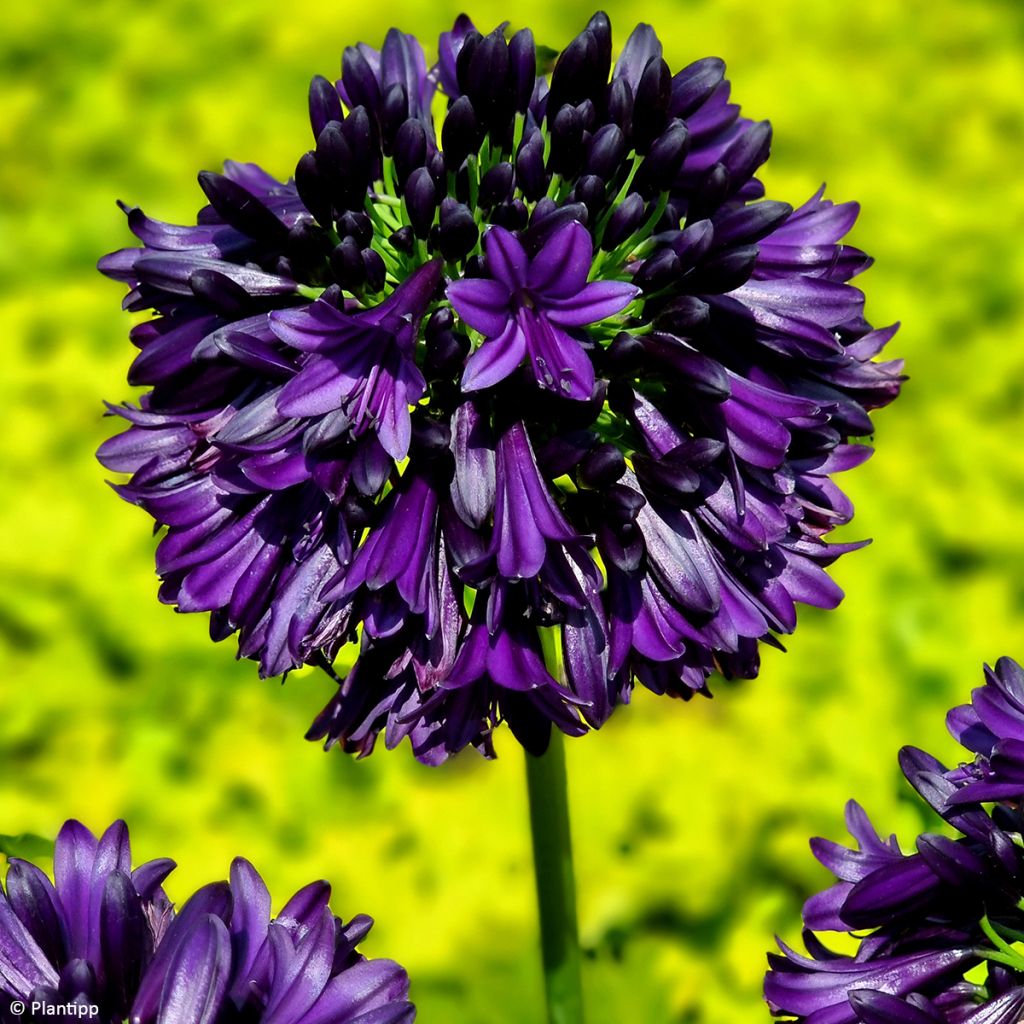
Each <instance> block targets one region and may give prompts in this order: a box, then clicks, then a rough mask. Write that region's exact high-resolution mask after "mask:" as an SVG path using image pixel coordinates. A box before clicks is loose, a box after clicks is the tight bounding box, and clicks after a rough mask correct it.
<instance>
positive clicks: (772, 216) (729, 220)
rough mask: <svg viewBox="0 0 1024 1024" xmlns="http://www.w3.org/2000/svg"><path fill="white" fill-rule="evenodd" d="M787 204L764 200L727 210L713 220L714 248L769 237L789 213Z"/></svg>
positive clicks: (757, 240) (791, 210)
mask: <svg viewBox="0 0 1024 1024" xmlns="http://www.w3.org/2000/svg"><path fill="white" fill-rule="evenodd" d="M792 212H793V207H792V206H790V205H789V203H778V202H774V201H772V200H770V199H769V200H766V201H765V202H763V203H750V204H749V205H746V206H741V207H739V208H738V209H735V210H728V211H726V212H724V213H720V214H718V215H717V216H716V217H715V218H713V220H712V223H713V224H714V226H715V248H719V247H722V246H727V245H736V244H737V243H739V242H744V243H748V244H749V243H751V242H759V241H760V240H761V239H762V238H764V237H765V236H766V235H770V234H771V233H772V232H773V231H774V230H775V229H776V228H777V227H778V226H779V225H780V224H781V223H782V222H783V221H784V220H785V219H786V218H787V217H788V216H789V215H790V214H791V213H792Z"/></svg>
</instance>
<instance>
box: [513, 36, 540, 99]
mask: <svg viewBox="0 0 1024 1024" xmlns="http://www.w3.org/2000/svg"><path fill="white" fill-rule="evenodd" d="M508 57H509V68H510V79H511V83H510V84H511V90H512V96H513V99H514V101H515V109H516V110H517V111H518V112H519V113H520V114H525V113H526V110H527V108H528V107H529V105H530V97H531V96H532V95H533V87H534V85H535V84H536V81H537V47H536V45H535V43H534V41H533V33H532V32H531V31H530V30H529V29H528V28H521V29H520V30H519V31H518V32H517V33H516V34H515V35H514V36H513V37H512V38H511V39H510V40H509V41H508Z"/></svg>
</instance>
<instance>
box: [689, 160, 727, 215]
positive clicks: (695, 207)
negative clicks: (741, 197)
mask: <svg viewBox="0 0 1024 1024" xmlns="http://www.w3.org/2000/svg"><path fill="white" fill-rule="evenodd" d="M728 192H729V172H728V171H727V170H726V169H725V165H724V164H721V163H717V164H712V165H711V166H710V167H709V168H708V169H707V171H706V173H705V174H704V180H703V181H702V182H701V183H700V185H698V186H697V189H696V190H695V192H694V195H693V198H692V199H691V200H690V205H689V207H688V208H687V211H686V222H687V224H693V223H695V222H697V221H699V220H705V219H706V218H707V217H710V216H711V214H713V213H715V212H716V211H717V210H718V208H719V206H720V205H721V202H722V200H723V199H725V197H726V194H727V193H728Z"/></svg>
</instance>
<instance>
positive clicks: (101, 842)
mask: <svg viewBox="0 0 1024 1024" xmlns="http://www.w3.org/2000/svg"><path fill="white" fill-rule="evenodd" d="M174 866H175V865H174V862H173V861H170V860H157V861H150V862H149V863H147V864H142V865H140V866H139V867H137V868H135V869H134V870H133V869H132V858H131V846H130V844H129V840H128V830H127V828H126V827H125V825H124V822H120V821H119V822H115V823H114V824H113V825H111V826H110V828H108V829H107V831H106V832H104V833H103V835H102V836H101V837H100V838H99V839H97V838H96V836H94V835H93V834H92V833H91V832H90V831H89V830H88V829H87V828H86V827H85V826H84V825H82V824H81V823H80V822H77V821H69V822H67V824H65V826H64V827H63V829H62V830H61V832H60V835H59V836H58V837H57V843H56V848H55V852H54V863H53V881H52V882H51V881H50V879H49V878H48V877H47V875H46V874H45V873H44V872H43V871H41V870H40V869H39V868H38V867H36V866H35V865H33V864H29V863H27V862H25V861H22V860H17V859H12V860H11V862H10V866H9V868H8V871H7V884H6V890H7V891H6V895H4V894H3V893H2V892H0V1021H3V1022H4V1024H23V1022H25V1021H43V1020H51V1019H53V1018H54V1017H68V1016H78V1017H79V1018H83V1019H89V1020H94V1021H98V1022H99V1024H121V1022H123V1021H127V1022H130V1024H411V1022H412V1021H413V1020H414V1019H415V1016H416V1011H415V1009H414V1008H413V1006H412V1004H411V1003H410V1002H409V1001H408V994H409V979H408V977H407V976H406V973H405V971H404V970H402V968H401V967H399V966H398V964H396V963H394V962H393V961H391V960H367V959H366V958H365V957H363V956H362V955H360V954H359V953H358V952H356V945H357V944H358V943H359V942H361V941H362V940H363V939H364V938H365V937H366V934H367V933H368V932H369V930H370V928H371V926H372V924H373V921H372V920H371V919H370V918H369V917H366V916H365V915H360V916H358V917H355V918H353V919H352V920H351V921H350V922H348V923H347V924H346V923H344V922H342V921H341V920H339V919H338V918H336V917H335V916H334V915H333V914H332V913H331V911H330V908H329V907H328V899H329V898H330V892H331V890H330V887H329V886H328V885H327V883H326V882H313V883H312V884H310V885H308V886H306V887H305V888H303V889H301V890H299V892H297V893H296V894H295V895H294V896H293V897H292V898H291V899H290V900H289V901H288V902H287V903H286V904H285V906H284V908H283V909H282V910H281V912H280V913H279V914H278V915H277V916H276V917H272V915H271V910H270V894H269V892H268V891H267V887H266V885H265V884H264V883H263V879H262V878H260V876H259V874H258V873H257V872H256V870H255V868H253V866H252V865H251V864H250V863H249V862H248V861H246V860H243V859H242V858H238V859H237V860H235V862H234V863H233V864H232V865H231V880H230V882H214V883H212V884H210V885H206V886H203V888H201V889H199V890H198V891H197V892H196V893H195V894H194V895H193V896H192V897H190V898H189V900H188V901H186V902H185V904H184V905H183V906H182V907H181V909H180V910H179V911H177V912H175V909H174V907H173V905H172V904H171V902H170V901H169V900H168V898H167V896H166V894H165V893H164V890H163V888H162V882H163V880H164V879H165V878H166V877H167V875H168V874H170V872H171V871H172V870H173V868H174ZM19 1002H20V1003H21V1004H22V1009H20V1010H19V1009H18V1007H17V1005H16V1004H17V1003H19ZM12 1004H13V1008H12ZM76 1008H77V1009H76Z"/></svg>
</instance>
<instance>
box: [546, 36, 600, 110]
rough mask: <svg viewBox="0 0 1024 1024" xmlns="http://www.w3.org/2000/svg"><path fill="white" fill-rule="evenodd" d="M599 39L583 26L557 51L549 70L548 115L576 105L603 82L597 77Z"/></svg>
mask: <svg viewBox="0 0 1024 1024" xmlns="http://www.w3.org/2000/svg"><path fill="white" fill-rule="evenodd" d="M599 61H600V55H599V53H598V42H597V40H596V39H595V38H594V35H593V33H592V32H590V31H589V30H588V29H584V30H583V31H582V32H581V33H580V34H579V35H578V36H576V38H575V39H573V40H572V42H571V43H569V45H568V46H567V47H566V48H565V49H564V50H563V51H562V52H561V53H560V54H559V56H558V60H557V61H556V62H555V67H554V70H553V71H552V72H551V88H550V91H549V93H548V106H547V110H548V118H549V121H550V118H551V115H552V114H554V113H557V112H558V111H559V110H561V109H562V107H563V106H564V105H565V104H566V103H569V104H572V105H573V106H575V105H576V104H577V103H580V102H582V101H583V100H585V99H588V98H590V97H592V96H594V95H596V94H597V92H598V89H599V88H600V87H602V86H603V85H604V82H603V81H601V79H600V64H599Z"/></svg>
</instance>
